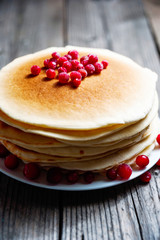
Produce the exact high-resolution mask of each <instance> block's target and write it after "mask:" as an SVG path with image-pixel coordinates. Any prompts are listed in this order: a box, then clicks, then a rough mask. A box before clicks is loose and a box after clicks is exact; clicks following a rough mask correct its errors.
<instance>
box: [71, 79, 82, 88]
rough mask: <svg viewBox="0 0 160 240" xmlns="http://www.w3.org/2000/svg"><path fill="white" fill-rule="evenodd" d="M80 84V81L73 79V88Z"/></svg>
mask: <svg viewBox="0 0 160 240" xmlns="http://www.w3.org/2000/svg"><path fill="white" fill-rule="evenodd" d="M80 84H81V79H79V78H75V79H73V86H74V87H78V86H79V85H80Z"/></svg>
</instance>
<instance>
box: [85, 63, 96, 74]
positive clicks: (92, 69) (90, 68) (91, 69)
mask: <svg viewBox="0 0 160 240" xmlns="http://www.w3.org/2000/svg"><path fill="white" fill-rule="evenodd" d="M85 70H86V71H87V73H88V75H92V74H93V73H94V72H95V67H94V65H93V64H88V65H86V66H85Z"/></svg>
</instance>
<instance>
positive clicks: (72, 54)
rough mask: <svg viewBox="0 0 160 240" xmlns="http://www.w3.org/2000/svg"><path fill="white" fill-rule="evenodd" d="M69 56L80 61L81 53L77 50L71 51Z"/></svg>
mask: <svg viewBox="0 0 160 240" xmlns="http://www.w3.org/2000/svg"><path fill="white" fill-rule="evenodd" d="M68 54H69V55H71V57H72V59H78V57H79V53H78V51H76V50H70V51H69V52H68Z"/></svg>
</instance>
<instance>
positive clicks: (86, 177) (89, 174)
mask: <svg viewBox="0 0 160 240" xmlns="http://www.w3.org/2000/svg"><path fill="white" fill-rule="evenodd" d="M83 178H84V181H85V182H86V183H92V182H93V181H94V179H95V175H94V173H93V172H90V171H88V172H86V173H84V175H83Z"/></svg>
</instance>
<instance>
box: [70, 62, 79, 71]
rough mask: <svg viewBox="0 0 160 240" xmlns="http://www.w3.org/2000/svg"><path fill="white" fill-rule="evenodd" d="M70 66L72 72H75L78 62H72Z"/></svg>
mask: <svg viewBox="0 0 160 240" xmlns="http://www.w3.org/2000/svg"><path fill="white" fill-rule="evenodd" d="M71 64H72V71H75V70H77V66H78V65H79V61H78V60H72V61H71Z"/></svg>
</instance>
